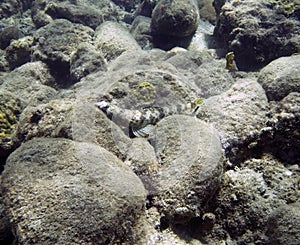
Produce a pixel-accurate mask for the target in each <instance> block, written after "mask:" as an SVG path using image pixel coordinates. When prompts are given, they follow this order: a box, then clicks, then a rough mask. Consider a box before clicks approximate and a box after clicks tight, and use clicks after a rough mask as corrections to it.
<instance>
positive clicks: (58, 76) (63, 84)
mask: <svg viewBox="0 0 300 245" xmlns="http://www.w3.org/2000/svg"><path fill="white" fill-rule="evenodd" d="M47 65H48V66H49V68H50V74H51V75H52V76H53V77H54V82H53V83H52V84H47V85H50V86H51V87H53V88H55V89H65V88H68V87H70V86H71V85H73V84H74V82H72V79H71V76H70V64H68V63H66V62H53V63H52V62H51V63H50V62H49V63H47Z"/></svg>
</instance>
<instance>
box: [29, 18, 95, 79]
mask: <svg viewBox="0 0 300 245" xmlns="http://www.w3.org/2000/svg"><path fill="white" fill-rule="evenodd" d="M93 34H94V31H93V30H92V29H91V28H89V27H86V26H83V25H81V24H73V23H71V22H70V21H68V20H64V19H58V20H54V21H52V22H51V23H50V24H48V25H46V26H44V27H42V28H40V29H38V30H37V32H36V33H35V35H34V38H35V40H36V41H37V44H36V46H35V47H34V48H33V59H36V60H42V61H44V62H45V63H47V64H48V65H50V66H51V67H52V68H53V72H54V73H58V74H69V67H70V64H69V63H70V59H71V54H72V52H74V51H75V50H76V49H77V47H78V45H79V44H80V43H91V41H92V35H93ZM59 82H64V80H63V79H60V80H59Z"/></svg>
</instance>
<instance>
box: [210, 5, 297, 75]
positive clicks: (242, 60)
mask: <svg viewBox="0 0 300 245" xmlns="http://www.w3.org/2000/svg"><path fill="white" fill-rule="evenodd" d="M224 2H225V3H224ZM222 3H224V5H223V6H222ZM220 6H222V7H220ZM215 7H216V12H217V13H219V14H218V17H217V25H216V28H215V35H216V37H217V38H218V39H219V40H221V41H222V42H223V43H224V46H225V48H227V49H228V50H229V51H233V52H234V54H235V60H236V64H237V66H238V68H239V69H241V70H254V69H258V68H261V67H263V66H264V65H266V64H268V63H269V62H270V61H272V60H275V59H277V58H279V57H282V56H289V55H291V54H293V53H297V52H299V51H300V34H299V33H300V24H299V23H300V15H299V10H300V5H299V2H297V1H291V0H288V1H279V0H273V1H264V0H258V1H252V0H245V1H237V0H229V1H216V0H215ZM287 33H288V35H287Z"/></svg>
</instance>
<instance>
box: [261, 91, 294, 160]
mask: <svg viewBox="0 0 300 245" xmlns="http://www.w3.org/2000/svg"><path fill="white" fill-rule="evenodd" d="M270 106H271V109H270V113H269V117H268V120H267V122H266V127H264V128H263V129H262V130H261V136H260V140H259V144H258V147H259V148H260V149H264V150H265V151H269V152H272V153H273V154H274V155H275V156H277V157H278V158H279V159H281V160H282V161H285V162H288V163H292V164H296V163H298V162H299V160H300V144H299V142H300V132H299V130H300V128H299V125H300V94H299V93H290V94H289V95H288V96H286V97H285V98H283V99H282V100H281V101H280V102H278V103H274V102H273V103H270Z"/></svg>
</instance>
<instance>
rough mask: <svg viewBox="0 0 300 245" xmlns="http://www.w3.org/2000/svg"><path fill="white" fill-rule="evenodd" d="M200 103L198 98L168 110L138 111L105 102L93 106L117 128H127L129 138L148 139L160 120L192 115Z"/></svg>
mask: <svg viewBox="0 0 300 245" xmlns="http://www.w3.org/2000/svg"><path fill="white" fill-rule="evenodd" d="M201 103H202V99H200V98H198V99H196V100H195V101H193V102H191V103H187V104H186V105H176V106H173V107H169V108H162V107H156V106H148V107H145V108H142V109H140V110H128V109H123V108H120V107H118V106H115V105H110V104H109V103H107V102H105V101H100V102H98V103H96V104H95V105H96V106H97V107H98V108H99V109H101V110H102V111H103V112H104V113H105V114H106V115H107V116H108V117H109V118H110V119H111V120H113V121H114V122H115V123H117V124H118V125H119V126H121V127H125V128H126V127H127V128H129V133H130V135H131V136H134V137H148V136H149V134H150V133H151V132H152V130H153V129H154V126H155V125H156V124H157V123H158V122H159V121H160V120H161V119H162V118H164V117H166V116H169V115H173V114H191V115H194V114H195V113H196V111H197V110H198V108H199V106H200V104H201ZM188 112H189V113H188Z"/></svg>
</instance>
